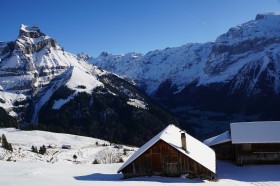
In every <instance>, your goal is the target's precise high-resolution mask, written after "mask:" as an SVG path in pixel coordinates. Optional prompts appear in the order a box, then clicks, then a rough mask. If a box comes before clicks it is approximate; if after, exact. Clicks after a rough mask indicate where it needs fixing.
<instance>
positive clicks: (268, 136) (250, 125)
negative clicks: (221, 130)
mask: <svg viewBox="0 0 280 186" xmlns="http://www.w3.org/2000/svg"><path fill="white" fill-rule="evenodd" d="M230 129H231V139H232V143H233V144H238V143H280V121H259V122H240V123H231V124H230Z"/></svg>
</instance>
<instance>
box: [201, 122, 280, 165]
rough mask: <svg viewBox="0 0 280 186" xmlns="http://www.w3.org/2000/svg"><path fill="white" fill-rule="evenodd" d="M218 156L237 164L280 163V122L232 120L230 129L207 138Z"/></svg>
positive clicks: (208, 143) (206, 141)
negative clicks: (235, 121)
mask: <svg viewBox="0 0 280 186" xmlns="http://www.w3.org/2000/svg"><path fill="white" fill-rule="evenodd" d="M204 143H205V144H206V145H208V146H210V147H211V148H212V149H213V150H214V151H215V152H216V156H217V159H222V160H235V161H236V164H237V165H244V164H263V163H280V121H263V122H240V123H231V124H230V131H227V132H225V133H223V134H220V135H218V136H215V137H212V138H210V139H207V140H205V141H204Z"/></svg>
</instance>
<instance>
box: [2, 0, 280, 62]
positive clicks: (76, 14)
mask: <svg viewBox="0 0 280 186" xmlns="http://www.w3.org/2000/svg"><path fill="white" fill-rule="evenodd" d="M0 5H1V29H0V41H10V40H15V38H16V37H17V35H18V29H19V26H20V24H21V23H23V24H27V25H33V24H37V25H39V27H40V28H41V30H42V31H43V32H44V33H46V34H47V35H49V36H51V37H53V38H55V39H56V40H57V41H58V43H59V44H60V45H61V46H63V47H64V48H65V50H67V51H69V52H71V53H74V54H77V53H79V52H85V53H88V54H90V55H92V56H94V57H96V56H98V55H99V54H100V53H101V52H102V51H107V52H109V53H113V54H119V53H127V52H133V51H136V52H142V53H146V52H148V51H150V50H155V49H164V48H166V47H174V46H180V45H183V44H186V43H190V42H207V41H213V40H215V39H216V37H217V36H219V35H220V34H222V33H224V32H226V31H227V30H228V29H229V28H230V27H232V26H236V25H237V24H240V23H243V22H246V21H249V20H252V19H254V18H255V16H256V14H257V13H262V12H274V11H280V1H279V0H76V1H74V0H48V1H47V0H17V1H16V0H3V1H1V3H0Z"/></svg>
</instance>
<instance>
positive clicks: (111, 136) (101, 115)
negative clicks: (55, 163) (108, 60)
mask: <svg viewBox="0 0 280 186" xmlns="http://www.w3.org/2000/svg"><path fill="white" fill-rule="evenodd" d="M87 58H89V56H87V55H85V54H80V55H78V56H76V55H73V54H70V53H68V52H66V51H64V50H63V48H62V47H60V46H59V45H58V43H57V42H56V41H55V40H54V39H53V38H51V37H49V36H47V35H45V34H44V33H42V32H41V31H40V29H39V28H38V27H37V26H33V27H29V26H26V25H21V27H20V32H19V36H18V38H17V39H16V41H12V42H7V43H4V42H2V43H0V107H2V108H4V109H5V110H3V109H1V112H7V113H9V114H10V115H11V116H14V117H15V118H17V120H18V122H19V123H20V124H22V127H30V124H35V128H39V129H43V130H50V131H56V132H66V133H74V134H81V135H88V136H94V137H99V138H102V139H107V140H110V141H113V142H118V143H119V142H122V143H126V144H134V145H141V144H142V143H144V142H145V141H146V140H148V139H149V138H151V137H152V136H153V135H155V134H156V133H157V132H159V131H160V130H162V129H163V128H164V127H165V126H167V125H168V124H169V123H176V120H175V119H174V117H173V116H172V115H170V114H169V113H167V112H166V111H164V110H163V109H161V108H160V107H158V106H156V104H154V103H153V102H152V101H151V100H149V98H148V97H146V96H145V94H143V92H141V91H139V90H138V89H137V88H136V87H134V85H132V84H130V83H129V82H127V81H126V80H123V79H121V78H119V77H117V76H115V75H113V74H111V73H108V72H104V71H103V70H100V69H98V68H97V67H96V66H94V65H92V64H90V63H88V62H87V61H86V59H87ZM5 118H9V117H7V116H6V115H5ZM0 124H1V125H2V126H3V125H4V124H3V122H0ZM9 125H10V126H15V125H16V124H15V121H13V122H12V123H11V124H9Z"/></svg>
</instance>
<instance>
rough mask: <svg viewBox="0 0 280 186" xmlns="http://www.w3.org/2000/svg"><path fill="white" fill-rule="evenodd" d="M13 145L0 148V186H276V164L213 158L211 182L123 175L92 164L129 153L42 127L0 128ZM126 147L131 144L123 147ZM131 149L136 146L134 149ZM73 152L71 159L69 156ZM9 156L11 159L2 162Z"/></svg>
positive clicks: (279, 173)
mask: <svg viewBox="0 0 280 186" xmlns="http://www.w3.org/2000/svg"><path fill="white" fill-rule="evenodd" d="M2 134H5V136H6V137H7V139H8V141H9V142H10V143H12V145H13V147H14V149H15V150H14V152H13V153H8V152H6V151H5V150H3V149H2V148H1V147H0V159H1V160H0V186H65V185H73V186H87V185H88V186H119V185H120V186H134V185H135V186H142V185H143V186H152V185H156V186H161V185H163V186H177V185H196V186H209V185H212V186H215V185H218V186H219V185H223V186H235V185H241V186H243V185H248V186H249V185H251V186H280V165H255V166H243V167H238V166H235V165H234V164H233V163H230V162H225V161H218V162H217V177H218V180H217V181H216V182H209V181H206V180H200V179H187V178H183V177H182V178H167V177H141V178H132V179H126V180H124V179H123V176H122V174H117V173H116V172H117V170H118V168H119V167H120V166H121V165H122V164H121V163H114V164H92V161H93V160H94V159H96V158H97V157H100V155H104V154H107V155H108V154H109V155H110V154H114V155H118V156H120V157H122V158H123V159H124V160H125V159H127V158H128V157H129V155H131V154H132V153H133V151H129V152H128V154H127V155H124V154H123V149H117V148H114V146H100V145H96V142H98V144H107V143H108V142H107V141H104V140H99V139H94V138H88V137H80V136H75V135H69V134H57V133H51V132H43V131H20V130H16V129H0V135H2ZM43 144H45V145H47V144H52V146H55V147H54V148H52V149H47V154H46V155H39V154H36V153H32V152H31V151H30V147H31V146H32V145H36V146H38V147H39V146H41V145H43ZM63 144H70V145H71V146H72V148H71V149H61V145H63ZM124 148H130V149H133V148H132V147H126V146H124ZM134 149H135V150H136V148H134ZM73 154H76V155H77V157H78V159H77V161H74V160H73ZM7 159H10V160H11V161H6V160H7Z"/></svg>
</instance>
